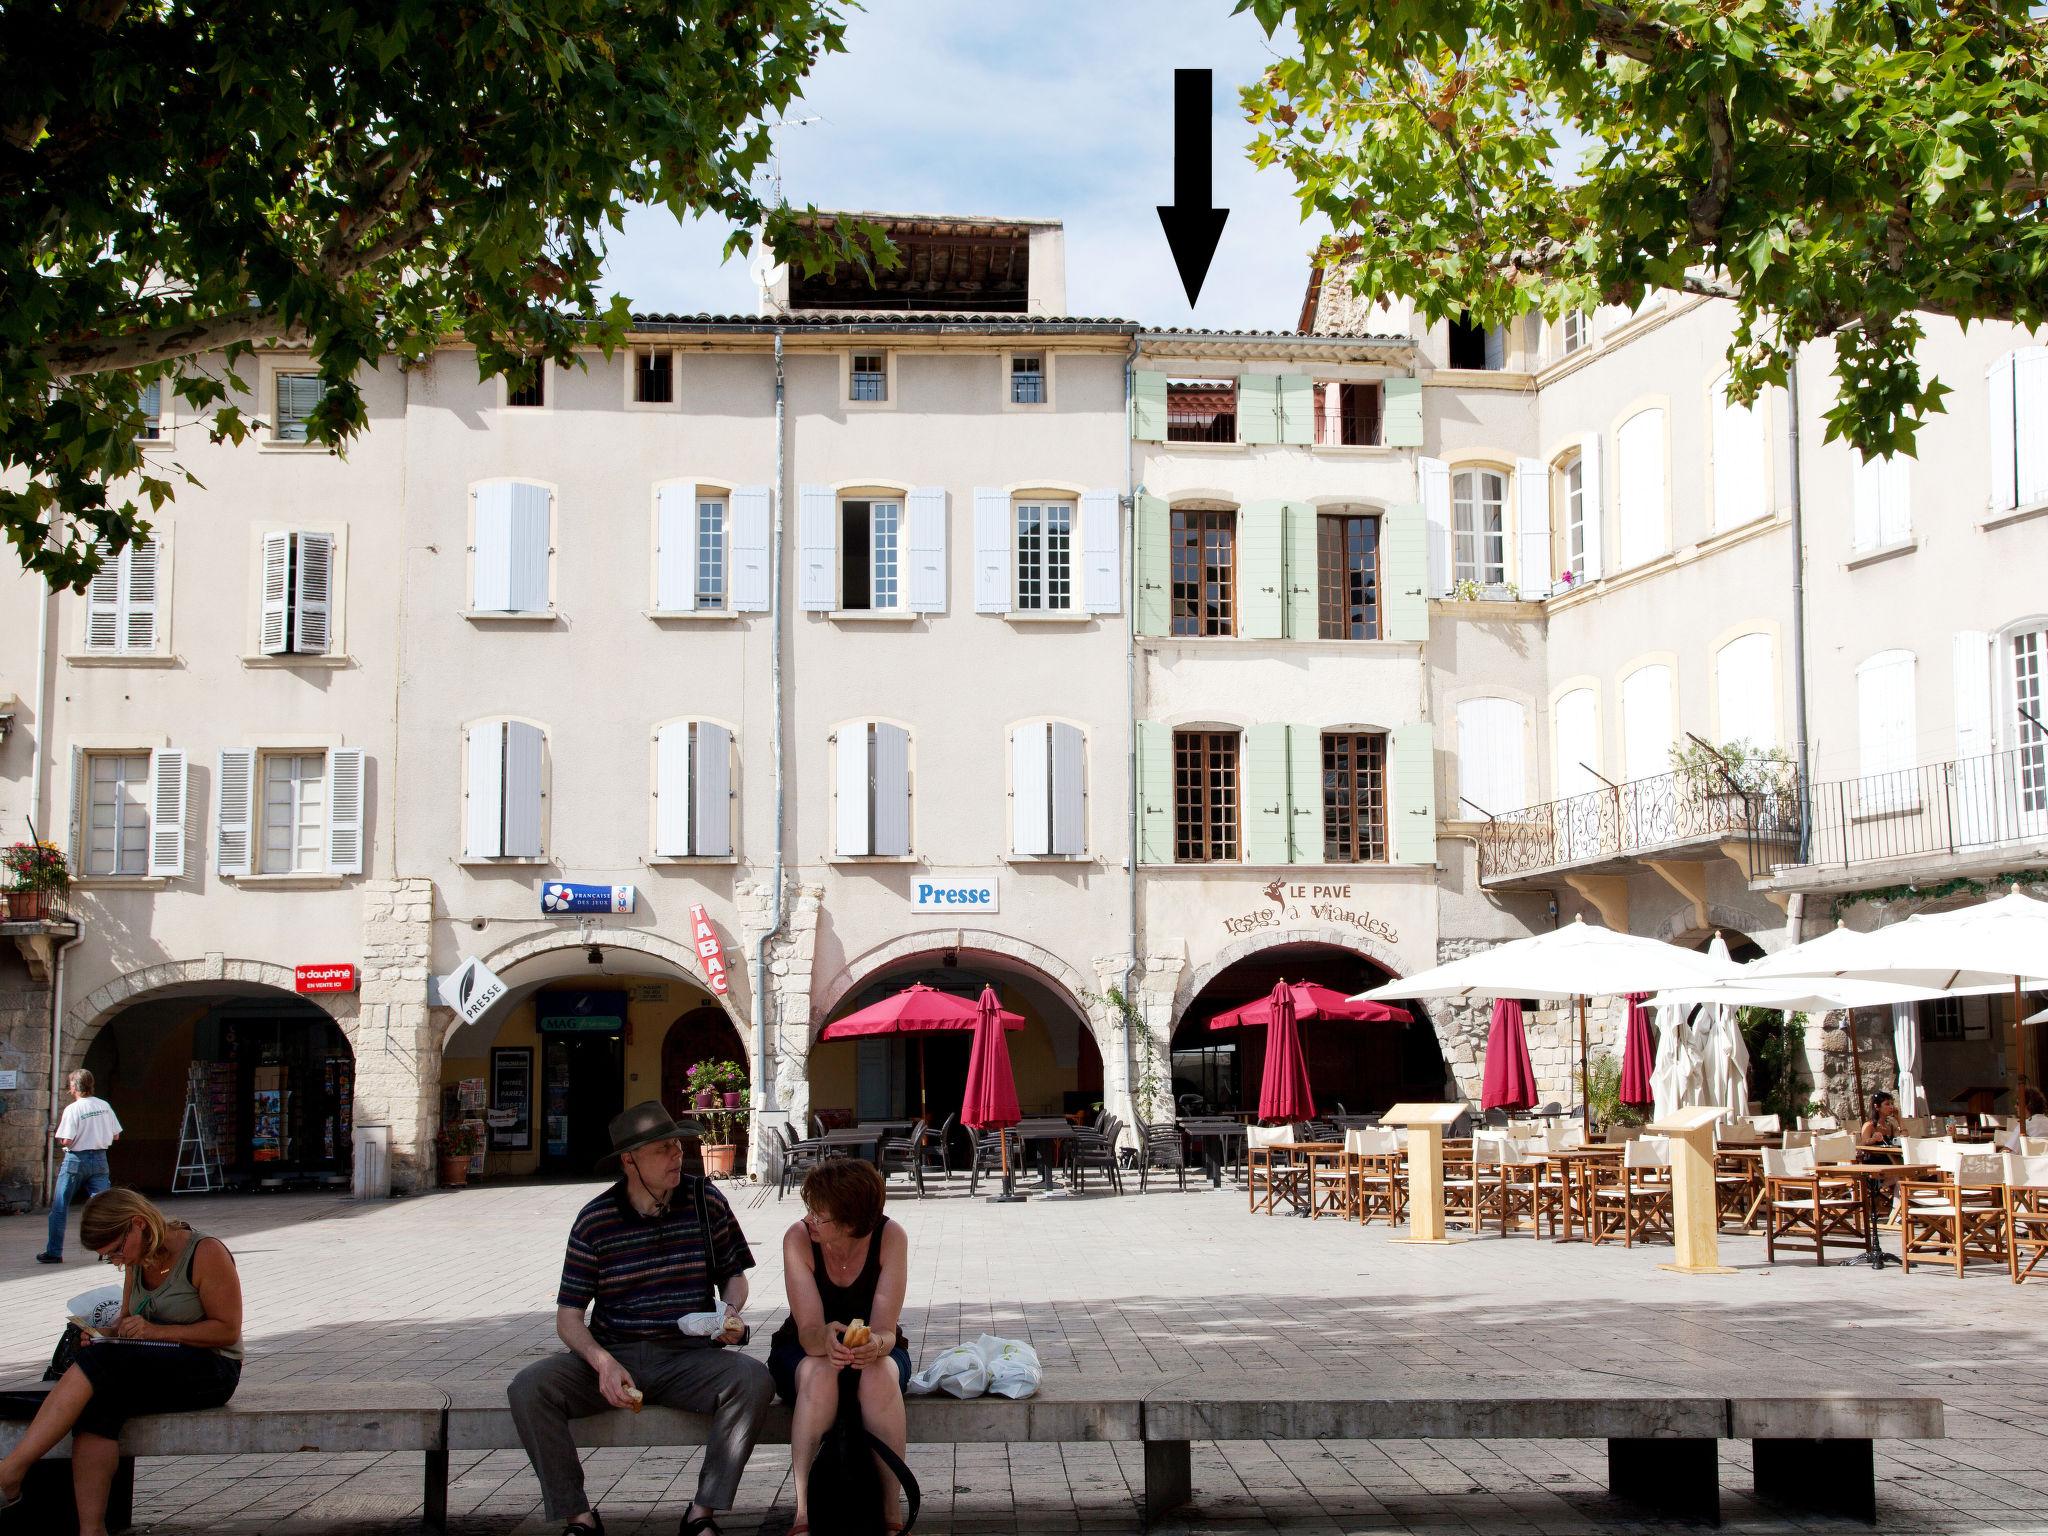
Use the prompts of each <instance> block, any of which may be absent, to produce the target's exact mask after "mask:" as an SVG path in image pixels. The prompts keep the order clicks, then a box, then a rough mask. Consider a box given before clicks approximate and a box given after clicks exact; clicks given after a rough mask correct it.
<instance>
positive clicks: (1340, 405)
mask: <svg viewBox="0 0 2048 1536" xmlns="http://www.w3.org/2000/svg"><path fill="white" fill-rule="evenodd" d="M1311 388H1312V390H1313V395H1312V397H1311V408H1312V411H1313V414H1314V417H1315V440H1316V446H1317V447H1318V448H1380V447H1384V446H1385V445H1386V439H1387V391H1386V385H1385V383H1384V382H1382V381H1381V380H1378V379H1317V380H1316V381H1315V382H1314V384H1313V385H1312V386H1311ZM1333 389H1334V390H1336V391H1337V409H1336V411H1334V412H1332V411H1330V410H1329V409H1327V405H1328V401H1329V395H1328V393H1327V392H1328V391H1330V390H1333ZM1353 390H1357V391H1360V392H1361V393H1363V394H1364V395H1365V396H1367V397H1369V398H1370V400H1371V402H1372V408H1371V410H1370V412H1369V413H1368V412H1365V411H1353V410H1347V409H1346V408H1345V407H1346V404H1347V403H1348V401H1349V399H1350V395H1349V392H1350V391H1353ZM1350 424H1362V429H1361V431H1360V435H1358V436H1357V437H1352V436H1350V435H1348V433H1347V430H1346V429H1347V426H1348V425H1350ZM1364 429H1369V430H1364Z"/></svg>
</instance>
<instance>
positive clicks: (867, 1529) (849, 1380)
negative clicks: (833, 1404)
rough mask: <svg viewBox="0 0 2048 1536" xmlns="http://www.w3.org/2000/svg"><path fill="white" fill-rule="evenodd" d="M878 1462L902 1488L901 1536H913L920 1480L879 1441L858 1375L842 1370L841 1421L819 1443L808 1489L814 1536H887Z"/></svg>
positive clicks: (835, 1421) (840, 1383)
mask: <svg viewBox="0 0 2048 1536" xmlns="http://www.w3.org/2000/svg"><path fill="white" fill-rule="evenodd" d="M877 1457H880V1458H881V1460H882V1463H883V1465H884V1466H887V1467H888V1469H889V1470H890V1471H891V1472H893V1473H894V1474H895V1475H896V1481H897V1482H898V1483H900V1484H902V1485H903V1498H904V1503H905V1506H906V1508H905V1511H904V1517H903V1530H902V1533H901V1536H910V1532H911V1530H912V1528H913V1527H915V1526H916V1524H917V1512H918V1508H919V1505H920V1504H921V1503H922V1500H923V1495H922V1493H921V1491H920V1490H919V1488H918V1486H917V1479H916V1478H915V1477H913V1476H912V1475H911V1471H910V1468H908V1467H906V1466H905V1465H904V1464H903V1460H902V1458H901V1457H899V1456H898V1455H897V1454H896V1453H895V1452H894V1451H892V1450H890V1449H889V1447H888V1446H886V1445H884V1444H882V1442H881V1441H880V1440H877V1439H876V1438H875V1436H874V1434H873V1432H872V1431H870V1430H869V1429H868V1425H867V1420H866V1419H865V1418H863V1417H862V1416H861V1411H860V1372H859V1371H854V1370H843V1371H841V1372H840V1373H839V1417H838V1418H836V1419H834V1420H833V1421H832V1427H831V1428H830V1429H828V1430H826V1431H825V1434H824V1437H823V1438H822V1439H820V1440H819V1441H818V1454H817V1456H816V1457H815V1458H813V1460H812V1462H811V1480H810V1482H809V1483H808V1484H807V1485H806V1503H808V1505H809V1506H810V1511H811V1533H812V1536H883V1533H884V1529H885V1527H886V1525H887V1524H888V1517H887V1516H886V1515H885V1513H884V1512H883V1509H882V1473H881V1469H880V1468H878V1467H877V1466H876V1465H875V1459H876V1458H877Z"/></svg>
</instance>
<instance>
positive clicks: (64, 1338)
mask: <svg viewBox="0 0 2048 1536" xmlns="http://www.w3.org/2000/svg"><path fill="white" fill-rule="evenodd" d="M84 1340H85V1332H84V1330H83V1329H81V1328H80V1327H79V1326H78V1324H76V1323H66V1324H65V1325H64V1331H63V1332H62V1333H60V1334H59V1335H57V1347H56V1348H55V1349H53V1350H51V1351H50V1363H49V1366H48V1367H47V1368H46V1369H45V1370H44V1371H43V1380H45V1381H55V1380H56V1379H57V1378H58V1377H60V1376H62V1375H63V1374H64V1373H65V1372H66V1371H68V1370H70V1369H71V1363H72V1361H74V1360H76V1359H77V1358H78V1351H79V1350H80V1349H81V1348H82V1347H83V1345H84Z"/></svg>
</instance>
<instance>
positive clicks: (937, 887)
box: [910, 880, 997, 913]
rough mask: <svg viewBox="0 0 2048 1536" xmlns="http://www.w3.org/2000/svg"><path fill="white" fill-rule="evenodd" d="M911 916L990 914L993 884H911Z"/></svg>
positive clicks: (921, 881)
mask: <svg viewBox="0 0 2048 1536" xmlns="http://www.w3.org/2000/svg"><path fill="white" fill-rule="evenodd" d="M910 910H911V911H913V912H955V913H958V912H994V911H996V910H997V907H996V882H995V881H994V880H914V881H912V882H911V885H910Z"/></svg>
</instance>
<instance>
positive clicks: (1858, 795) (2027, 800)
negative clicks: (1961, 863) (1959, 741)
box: [1805, 738, 2048, 868]
mask: <svg viewBox="0 0 2048 1536" xmlns="http://www.w3.org/2000/svg"><path fill="white" fill-rule="evenodd" d="M1807 820H1808V824H1809V827H1810V829H1811V830H1810V833H1809V835H1808V838H1807V852H1806V860H1805V862H1806V863H1807V864H1808V865H1809V866H1820V867H1826V866H1830V865H1832V866H1836V867H1840V868H1847V867H1848V866H1850V865H1855V864H1875V863H1880V862H1883V861H1885V860H1888V859H1903V858H1912V857H1914V856H1916V855H1924V854H1967V853H1972V852H1976V851H1978V850H1982V849H1987V848H1995V847H1997V846H1998V845H1999V844H2001V843H2017V842H2027V841H2043V840H2048V738H2044V739H2042V740H2040V741H2036V742H2032V743H2030V744H2028V745H2027V746H2024V747H2018V748H2015V749H2014V750H2012V751H2009V752H1990V753H1986V754H1985V755H1984V756H1982V757H1965V758H1958V759H1956V760H1954V761H1952V762H1946V763H1926V764H1923V765H1921V766H1920V767H1917V768H1904V769H1900V770H1899V771H1898V772H1896V773H1874V774H1869V775H1866V776H1865V777H1863V778H1860V779H1835V780H1832V781H1830V782H1827V783H1823V784H1815V785H1814V786H1813V790H1812V793H1811V795H1810V797H1809V800H1808V807H1807Z"/></svg>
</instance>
